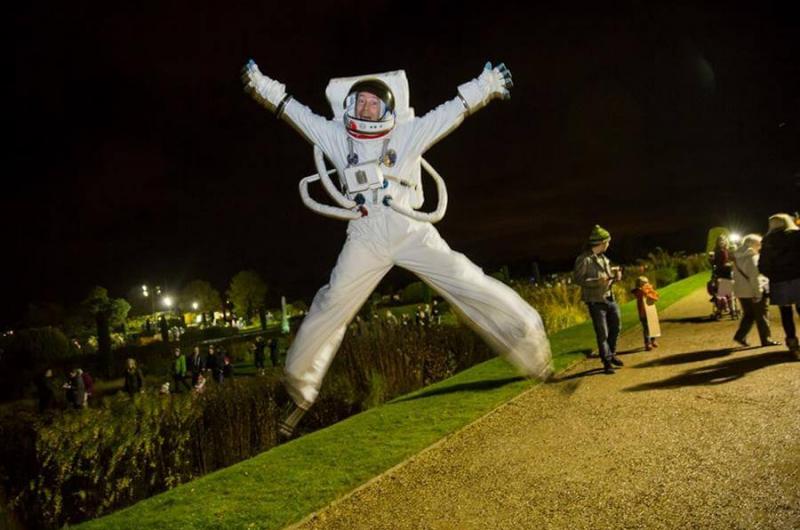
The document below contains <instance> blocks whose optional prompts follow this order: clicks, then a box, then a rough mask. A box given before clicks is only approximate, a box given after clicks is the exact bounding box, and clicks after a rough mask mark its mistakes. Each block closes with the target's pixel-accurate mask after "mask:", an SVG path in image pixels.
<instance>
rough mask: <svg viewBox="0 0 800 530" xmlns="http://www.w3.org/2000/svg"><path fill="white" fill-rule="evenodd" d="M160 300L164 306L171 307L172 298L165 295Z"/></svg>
mask: <svg viewBox="0 0 800 530" xmlns="http://www.w3.org/2000/svg"><path fill="white" fill-rule="evenodd" d="M161 301H162V302H164V305H165V306H167V307H172V298H170V297H169V296H165V297H164V298H162V299H161Z"/></svg>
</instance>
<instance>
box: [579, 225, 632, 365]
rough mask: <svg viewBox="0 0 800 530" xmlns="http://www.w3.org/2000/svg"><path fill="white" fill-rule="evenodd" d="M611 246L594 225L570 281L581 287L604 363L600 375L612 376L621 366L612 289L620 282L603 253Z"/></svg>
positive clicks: (606, 234)
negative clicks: (603, 373) (572, 280)
mask: <svg viewBox="0 0 800 530" xmlns="http://www.w3.org/2000/svg"><path fill="white" fill-rule="evenodd" d="M610 244H611V234H610V233H609V232H608V230H606V229H604V228H603V227H601V226H600V225H595V226H594V228H593V229H592V232H591V234H590V235H589V241H588V243H587V245H586V250H585V251H584V252H583V253H582V254H581V255H580V256H578V258H577V259H576V260H575V267H574V269H573V273H572V275H573V279H574V281H575V283H576V284H577V285H579V286H580V287H581V299H582V300H583V301H584V302H585V303H586V306H587V307H588V308H589V315H590V316H591V317H592V324H593V326H594V333H595V337H596V339H597V349H598V353H599V354H600V360H601V361H602V362H603V372H605V373H607V374H613V373H614V366H617V367H619V366H623V365H624V363H623V362H622V361H621V360H620V359H618V358H617V337H619V331H620V310H619V305H617V302H616V300H615V298H614V293H613V292H612V290H611V286H612V285H613V284H614V282H616V281H619V280H620V279H622V271H621V269H620V268H619V267H612V266H611V262H610V261H609V259H608V257H606V255H605V252H606V251H607V250H608V247H609V245H610Z"/></svg>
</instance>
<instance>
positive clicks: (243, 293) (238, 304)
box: [228, 271, 267, 323]
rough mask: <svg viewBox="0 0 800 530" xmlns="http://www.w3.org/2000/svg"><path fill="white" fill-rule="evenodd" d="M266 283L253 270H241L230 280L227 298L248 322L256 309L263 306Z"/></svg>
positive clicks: (265, 295)
mask: <svg viewBox="0 0 800 530" xmlns="http://www.w3.org/2000/svg"><path fill="white" fill-rule="evenodd" d="M266 297H267V284H266V283H264V280H262V279H261V276H259V275H258V273H256V272H254V271H241V272H239V273H237V274H236V276H234V277H233V279H232V280H231V285H230V287H229V288H228V298H230V300H231V302H232V303H233V308H234V310H235V311H236V313H238V314H239V315H242V316H244V318H245V320H246V321H247V322H248V323H249V322H250V320H251V319H252V318H253V315H254V314H255V312H256V311H258V310H259V309H261V308H262V307H263V306H264V301H265V299H266Z"/></svg>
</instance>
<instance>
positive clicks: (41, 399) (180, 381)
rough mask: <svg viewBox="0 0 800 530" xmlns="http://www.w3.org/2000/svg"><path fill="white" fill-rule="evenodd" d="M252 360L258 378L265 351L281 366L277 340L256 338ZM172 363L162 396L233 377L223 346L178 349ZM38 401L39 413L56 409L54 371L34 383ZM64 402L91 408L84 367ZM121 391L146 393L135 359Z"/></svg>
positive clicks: (69, 383) (71, 378) (68, 383)
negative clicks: (188, 352)
mask: <svg viewBox="0 0 800 530" xmlns="http://www.w3.org/2000/svg"><path fill="white" fill-rule="evenodd" d="M250 350H251V352H252V353H253V360H254V364H255V367H256V371H257V374H258V375H264V374H265V372H266V365H265V361H266V352H267V351H268V352H269V359H270V362H271V364H272V366H273V367H276V366H278V363H279V353H280V348H279V345H278V339H277V338H274V337H273V338H270V339H269V340H266V341H265V340H264V337H261V336H259V337H257V338H256V339H255V340H254V341H253V342H252V343H250ZM172 356H173V358H172V362H171V364H170V377H171V381H165V382H163V383H162V384H161V385H160V387H159V393H160V394H173V393H184V392H194V393H201V392H203V390H204V389H205V388H206V385H207V382H208V381H209V380H211V381H213V382H215V383H217V384H222V383H223V382H224V381H225V380H230V379H231V378H232V377H233V375H234V366H233V359H232V358H231V356H230V355H229V354H228V352H227V351H226V350H225V349H224V347H222V346H219V345H217V346H215V345H213V344H212V345H209V346H208V349H207V351H206V352H205V353H204V352H202V350H201V347H200V346H199V345H196V346H194V347H193V348H192V353H191V354H190V355H189V356H188V357H187V356H186V355H184V354H183V353H182V351H181V348H180V347H178V346H176V347H174V348H173V349H172ZM34 385H35V387H36V395H37V398H38V409H39V412H45V411H46V410H49V409H52V408H55V407H56V405H57V403H58V401H59V400H58V399H57V395H58V388H57V383H56V378H55V376H54V374H53V370H52V369H51V368H48V369H46V370H44V371H43V372H42V373H41V374H40V376H39V377H37V378H36V379H35V380H34ZM61 390H63V393H64V394H63V395H64V401H65V402H66V404H67V406H68V407H69V408H73V409H82V408H86V407H88V406H89V401H90V399H91V397H92V396H93V394H94V379H93V378H92V376H91V375H90V374H89V372H88V371H86V370H83V369H81V368H72V369H71V370H70V371H69V373H68V374H67V375H66V377H65V382H64V383H63V385H61ZM122 391H123V392H125V393H126V394H127V395H129V396H131V397H133V396H135V395H137V394H141V393H144V392H145V377H144V374H143V372H142V369H141V367H140V366H139V364H138V363H137V361H136V360H135V359H132V358H129V359H126V360H125V372H124V374H123V382H122Z"/></svg>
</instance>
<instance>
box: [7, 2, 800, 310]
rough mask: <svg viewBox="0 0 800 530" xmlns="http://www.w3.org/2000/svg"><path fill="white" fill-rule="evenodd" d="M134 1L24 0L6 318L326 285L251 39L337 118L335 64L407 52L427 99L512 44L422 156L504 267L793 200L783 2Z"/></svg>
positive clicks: (263, 58)
mask: <svg viewBox="0 0 800 530" xmlns="http://www.w3.org/2000/svg"><path fill="white" fill-rule="evenodd" d="M118 4H120V3H114V2H71V3H64V2H35V3H29V5H22V4H21V3H16V4H15V6H14V9H15V10H16V11H15V13H14V16H13V20H12V25H13V26H14V28H13V34H14V40H15V46H14V68H15V72H14V80H13V95H12V97H11V98H10V99H8V100H7V105H8V106H9V107H11V112H12V116H13V122H12V123H13V125H12V127H13V148H12V149H11V152H10V153H9V154H10V158H11V160H12V164H11V171H8V172H6V179H5V190H4V193H3V198H2V216H3V218H2V226H3V227H4V232H5V237H4V240H5V241H6V242H7V246H6V249H7V251H6V253H4V259H3V263H4V267H8V270H7V273H6V274H5V275H4V278H5V281H6V284H7V285H10V292H9V293H7V294H6V296H4V300H3V304H2V312H1V313H0V321H2V322H4V323H10V322H13V321H14V320H15V319H16V318H18V317H20V316H21V315H22V313H23V312H24V308H25V305H26V303H27V302H29V301H56V302H61V303H65V304H68V303H73V302H76V301H78V300H80V299H81V298H82V297H83V295H85V293H86V292H87V290H88V288H89V287H90V286H92V285H95V284H99V285H103V286H106V287H107V288H109V290H110V291H111V294H112V295H114V296H126V295H127V293H128V291H129V289H131V288H133V287H135V286H137V285H140V284H142V283H145V282H146V283H161V284H166V285H167V286H169V287H171V288H175V287H177V286H179V285H181V284H182V283H185V282H187V281H189V280H192V279H196V278H200V279H207V280H209V281H211V282H212V283H214V284H215V285H216V286H217V288H218V289H220V290H222V289H224V288H225V286H226V285H227V282H228V281H229V279H230V278H231V277H232V276H233V274H235V273H236V272H237V271H239V270H241V269H244V268H253V269H255V270H257V271H258V272H260V273H261V274H262V276H263V277H264V278H265V279H266V280H267V281H268V283H269V284H271V285H272V286H274V287H276V292H277V291H279V292H280V293H285V294H287V296H288V297H289V298H290V299H291V298H296V297H300V296H304V297H309V296H310V295H312V294H313V292H314V291H315V290H316V289H317V288H318V287H319V286H320V285H321V284H322V283H324V282H325V281H326V278H327V275H328V272H329V270H330V268H331V267H332V265H333V264H334V263H335V259H336V255H337V253H338V249H339V248H340V246H341V244H342V242H343V240H344V229H345V227H344V224H343V223H341V222H337V221H333V220H330V219H325V218H322V217H319V216H317V215H315V214H313V213H311V212H310V211H308V210H306V209H305V208H304V207H303V206H302V204H301V202H300V199H299V197H298V194H297V181H298V180H299V179H300V178H301V177H303V176H306V175H308V174H310V173H311V172H312V171H313V163H312V158H311V148H310V147H309V146H308V145H306V144H305V143H304V141H303V140H301V139H300V138H299V136H297V134H296V133H295V132H294V131H293V130H291V129H290V128H289V127H288V126H286V125H285V124H284V123H282V122H278V121H276V120H275V119H274V117H273V116H272V115H271V114H269V113H267V112H266V111H264V110H263V109H261V108H260V107H259V106H258V105H257V104H256V103H255V102H254V101H252V100H251V99H250V98H249V97H248V96H247V95H246V94H245V93H244V92H243V90H242V87H241V82H240V80H239V70H240V68H241V66H242V65H243V64H244V62H245V61H246V60H247V58H249V57H252V58H254V59H255V60H256V61H257V62H258V63H259V65H260V67H261V69H262V70H263V71H264V72H265V73H267V74H268V75H270V76H272V77H274V78H276V79H278V80H280V81H282V82H284V83H285V84H286V85H287V89H288V91H289V92H290V93H291V94H292V95H294V96H295V97H296V98H297V99H299V100H300V101H302V102H303V103H305V104H307V105H310V106H311V107H312V108H313V109H315V110H316V111H317V112H318V113H320V114H325V115H329V109H328V106H327V103H326V101H325V99H324V94H323V91H324V88H325V85H326V83H327V81H328V79H329V78H331V77H338V76H344V75H355V74H361V73H369V72H376V71H386V70H394V69H399V68H403V69H405V70H406V73H407V75H408V78H409V82H410V85H411V99H412V105H413V106H414V107H415V109H416V111H417V113H418V114H423V113H424V112H426V111H427V110H430V109H431V108H433V107H434V106H436V105H437V104H439V103H441V102H443V101H445V100H447V99H450V98H452V97H454V96H455V93H456V92H455V90H456V87H457V86H458V85H459V84H460V83H462V82H465V81H467V80H469V79H471V78H473V77H475V76H476V75H477V74H478V73H479V72H480V69H481V67H482V65H483V63H484V62H485V61H486V60H492V61H500V60H502V61H505V62H506V63H507V64H508V65H509V67H510V69H511V71H512V73H513V75H514V82H515V89H514V92H513V97H512V99H511V100H510V101H508V102H495V103H493V104H491V105H490V106H489V107H487V108H485V109H484V110H482V111H481V112H480V113H478V114H476V115H475V116H472V117H470V118H469V119H468V120H467V121H465V123H464V124H463V125H462V127H461V128H460V129H458V130H457V131H456V132H454V133H453V134H451V135H450V136H448V137H447V138H445V139H444V140H443V141H442V142H441V143H439V144H438V145H436V146H435V147H434V148H433V149H432V150H431V151H430V152H429V154H428V156H427V158H428V159H429V160H430V161H431V163H433V164H434V166H435V167H437V169H439V171H440V172H441V173H442V174H443V176H444V177H445V179H446V181H447V184H448V189H449V193H450V206H449V209H448V215H447V217H446V218H445V220H444V221H443V222H441V223H440V224H439V229H440V231H441V232H442V234H443V235H444V236H445V238H446V239H447V240H448V241H449V243H450V245H451V246H452V247H453V248H455V249H457V250H460V251H463V252H465V253H466V254H467V255H468V256H470V257H471V258H472V259H473V260H474V261H475V262H476V263H478V264H479V265H481V266H484V267H485V268H487V269H489V270H491V269H492V268H493V267H496V266H498V265H500V264H502V263H507V262H528V263H530V261H532V260H534V259H537V260H539V261H541V262H543V263H545V264H551V267H557V266H563V264H565V263H567V262H568V261H570V260H571V258H572V256H574V254H575V253H576V252H577V251H578V250H579V247H580V245H581V243H582V242H583V240H584V239H585V237H586V236H587V234H588V231H589V229H590V227H591V225H593V224H594V223H601V224H602V225H603V226H605V227H607V228H608V229H609V230H611V232H612V233H613V234H614V236H615V244H614V247H612V251H611V255H612V257H615V258H617V259H618V260H624V259H630V258H632V257H633V256H634V255H636V253H637V252H639V251H640V250H641V249H642V248H651V247H652V246H655V245H656V244H661V245H662V246H666V247H667V248H672V249H687V250H699V247H701V246H702V245H703V243H704V240H705V233H706V230H707V229H708V227H709V226H711V225H715V224H725V225H730V226H733V227H734V228H739V229H741V230H745V231H753V230H760V231H763V230H764V228H765V223H766V216H767V215H769V214H771V213H774V212H776V211H794V210H796V209H800V200H798V197H799V196H800V189H798V185H799V184H800V149H799V147H800V46H798V42H800V39H798V38H797V34H800V24H798V18H796V17H794V16H793V15H791V13H790V10H789V8H788V7H785V8H784V7H779V4H770V3H769V2H751V3H738V4H736V3H731V2H720V3H718V5H716V6H713V5H712V6H708V5H704V6H702V7H698V6H695V5H693V4H689V3H686V2H681V3H678V4H677V5H672V6H669V7H665V6H663V5H661V4H658V5H656V4H653V3H651V2H644V1H642V2H633V1H632V2H625V3H617V4H615V6H616V7H609V6H607V5H606V3H597V2H593V3H591V4H589V5H592V6H593V7H591V8H587V7H581V5H580V3H575V2H558V3H552V4H543V5H538V6H537V5H531V6H527V7H525V8H517V7H514V6H513V5H510V4H505V3H501V2H493V3H492V4H491V5H492V8H491V9H484V10H481V12H480V13H475V14H471V13H470V12H469V11H470V10H469V9H467V8H465V7H464V4H462V3H452V4H445V3H435V2H430V3H426V4H419V5H414V4H412V3H403V2H398V1H395V2H378V1H375V2H352V1H343V2H329V3H326V4H325V5H326V7H321V6H322V5H323V4H324V3H323V2H316V3H315V2H304V1H292V2H263V1H262V2H242V3H235V2H226V3H224V4H222V3H212V2H206V3H202V2H169V1H165V2H158V3H153V4H154V5H153V6H151V7H147V6H144V7H143V6H139V5H133V4H138V3H133V4H131V6H128V5H124V4H125V3H122V4H123V5H118ZM317 4H319V5H317ZM698 4H700V3H698ZM706 4H707V3H706ZM223 5H224V7H220V6H223ZM598 5H602V9H601V8H600V7H598ZM786 5H787V6H788V5H789V3H786ZM401 6H404V7H401ZM401 9H402V12H401ZM429 182H430V181H428V183H429ZM430 188H431V186H428V187H427V189H429V190H430ZM433 195H434V193H433V191H432V190H431V191H429V204H428V207H429V208H430V207H431V204H430V202H431V201H430V199H431V198H432V196H433ZM615 251H616V255H615Z"/></svg>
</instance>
